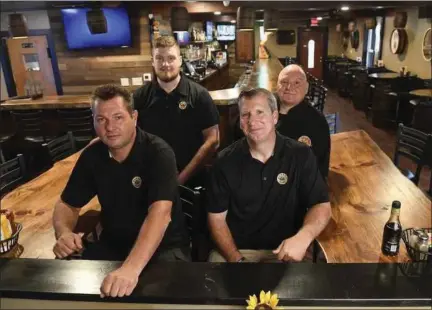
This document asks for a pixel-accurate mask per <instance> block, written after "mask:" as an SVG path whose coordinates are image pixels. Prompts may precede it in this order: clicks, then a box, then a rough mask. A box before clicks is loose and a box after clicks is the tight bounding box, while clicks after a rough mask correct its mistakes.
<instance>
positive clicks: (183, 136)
mask: <svg viewBox="0 0 432 310" xmlns="http://www.w3.org/2000/svg"><path fill="white" fill-rule="evenodd" d="M152 53H153V58H152V62H153V63H152V65H153V68H154V71H155V74H156V78H155V79H153V81H152V82H151V83H148V84H147V85H144V86H143V87H141V88H139V89H138V90H137V91H136V92H135V93H134V101H135V103H136V108H137V110H138V113H139V114H138V125H139V126H140V127H141V128H142V129H144V130H145V131H147V132H149V133H152V134H155V135H157V136H159V137H161V138H162V139H164V140H165V141H166V142H168V144H169V145H170V146H171V147H172V148H173V150H174V153H175V155H176V160H177V167H178V169H179V177H178V179H179V183H180V184H186V185H188V186H189V187H195V186H202V185H203V183H204V182H205V181H204V180H203V179H204V171H203V167H204V164H205V163H206V162H207V161H208V160H209V159H210V158H211V157H212V156H213V154H214V153H215V152H216V150H217V148H218V146H219V125H218V124H219V114H218V111H217V108H216V106H215V105H214V103H213V100H212V98H211V97H210V94H209V93H208V91H207V90H206V89H205V88H204V87H202V86H201V85H199V84H197V83H195V82H194V81H192V80H190V79H188V78H187V77H186V76H184V75H183V74H181V73H180V68H181V65H182V57H181V56H180V48H179V46H178V44H177V42H176V40H175V39H174V37H171V36H162V37H159V38H158V39H156V40H155V41H154V43H153V50H152Z"/></svg>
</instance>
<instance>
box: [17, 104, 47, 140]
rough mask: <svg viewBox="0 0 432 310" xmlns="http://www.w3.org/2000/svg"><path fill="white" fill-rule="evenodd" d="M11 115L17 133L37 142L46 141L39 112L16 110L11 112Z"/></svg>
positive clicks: (40, 112)
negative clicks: (16, 126) (16, 127)
mask: <svg viewBox="0 0 432 310" xmlns="http://www.w3.org/2000/svg"><path fill="white" fill-rule="evenodd" d="M11 114H12V115H13V117H14V119H15V122H16V123H17V125H18V133H20V134H21V135H23V136H24V137H29V138H33V139H32V140H35V141H37V142H46V141H47V138H46V135H45V129H44V122H43V118H42V111H41V110H36V111H33V110H32V111H25V110H23V111H20V110H16V111H11Z"/></svg>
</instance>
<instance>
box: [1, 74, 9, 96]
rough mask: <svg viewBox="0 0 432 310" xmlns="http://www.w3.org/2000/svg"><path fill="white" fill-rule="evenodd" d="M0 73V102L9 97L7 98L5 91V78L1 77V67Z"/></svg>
mask: <svg viewBox="0 0 432 310" xmlns="http://www.w3.org/2000/svg"><path fill="white" fill-rule="evenodd" d="M0 71H1V84H0V95H1V98H0V100H5V99H7V98H9V96H8V91H7V88H6V82H5V78H4V75H3V67H1V66H0Z"/></svg>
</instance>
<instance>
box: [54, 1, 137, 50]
mask: <svg viewBox="0 0 432 310" xmlns="http://www.w3.org/2000/svg"><path fill="white" fill-rule="evenodd" d="M90 10H91V9H90V8H78V9H75V8H71V9H62V10H61V12H62V16H63V24H64V29H65V35H66V42H67V45H68V47H69V49H85V48H109V47H120V46H121V47H127V46H131V33H130V26H129V16H128V14H127V11H126V9H124V8H102V11H103V13H104V15H105V18H106V24H107V32H106V33H99V34H92V33H91V32H90V28H89V26H88V24H87V11H90Z"/></svg>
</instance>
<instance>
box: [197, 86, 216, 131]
mask: <svg viewBox="0 0 432 310" xmlns="http://www.w3.org/2000/svg"><path fill="white" fill-rule="evenodd" d="M198 100H199V102H198V104H197V112H198V115H199V117H197V120H198V127H199V128H200V129H201V130H204V129H207V128H210V127H212V126H214V125H218V124H219V112H218V110H217V107H216V105H215V104H214V102H213V99H212V97H211V96H210V94H209V93H208V91H206V90H203V91H201V92H200V94H199V96H198Z"/></svg>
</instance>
